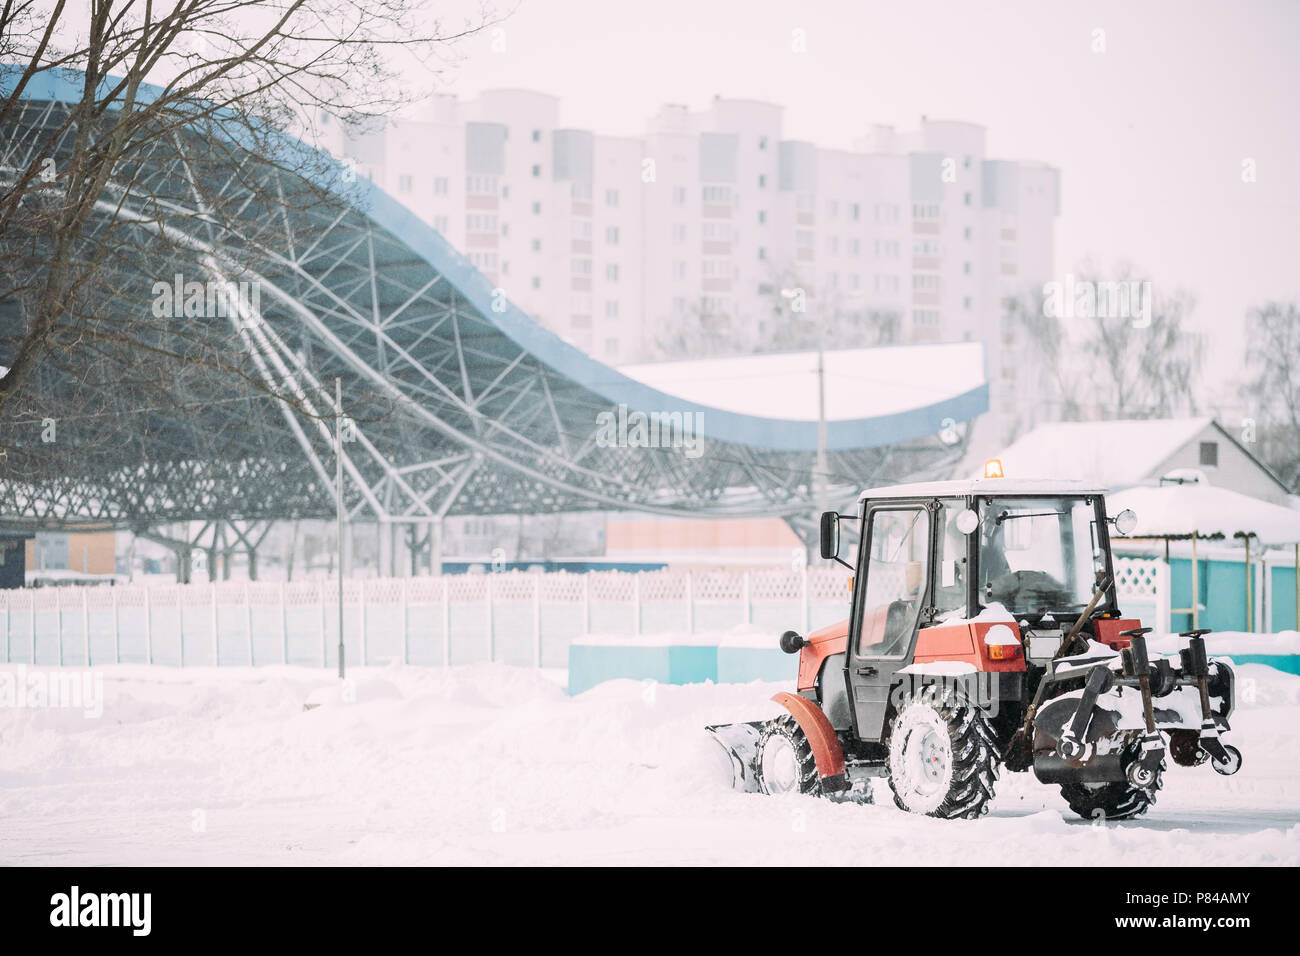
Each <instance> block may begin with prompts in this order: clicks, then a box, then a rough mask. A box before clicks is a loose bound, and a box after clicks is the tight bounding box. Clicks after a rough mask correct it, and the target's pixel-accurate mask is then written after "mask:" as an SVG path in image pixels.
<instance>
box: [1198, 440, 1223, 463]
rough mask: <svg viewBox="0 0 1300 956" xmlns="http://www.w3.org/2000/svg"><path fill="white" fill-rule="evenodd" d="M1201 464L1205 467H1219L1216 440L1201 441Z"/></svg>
mask: <svg viewBox="0 0 1300 956" xmlns="http://www.w3.org/2000/svg"><path fill="white" fill-rule="evenodd" d="M1201 464H1202V465H1203V466H1204V467H1206V468H1218V467H1219V443H1218V442H1217V441H1203V442H1201Z"/></svg>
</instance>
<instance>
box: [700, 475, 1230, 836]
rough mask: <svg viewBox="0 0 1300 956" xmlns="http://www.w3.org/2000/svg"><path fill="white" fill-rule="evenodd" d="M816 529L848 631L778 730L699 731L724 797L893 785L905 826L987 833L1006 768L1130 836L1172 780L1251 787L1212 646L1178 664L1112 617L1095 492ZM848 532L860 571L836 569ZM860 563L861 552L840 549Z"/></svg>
mask: <svg viewBox="0 0 1300 956" xmlns="http://www.w3.org/2000/svg"><path fill="white" fill-rule="evenodd" d="M858 505H859V507H858V513H857V514H856V515H840V514H836V513H835V512H827V513H825V514H823V515H822V517H821V554H822V557H823V558H826V559H833V560H836V561H839V562H840V563H841V564H844V565H846V566H847V567H848V568H849V569H850V571H851V572H852V574H853V576H852V577H851V578H850V590H851V594H852V597H851V604H850V609H849V617H848V619H847V620H844V621H841V622H839V623H837V624H832V625H831V626H829V627H824V628H822V629H821V630H818V631H814V632H813V633H811V634H809V635H808V636H807V637H806V638H805V637H803V636H801V635H799V634H797V633H795V632H794V631H787V632H786V633H785V634H783V635H782V636H781V640H780V645H781V648H782V649H783V650H784V651H786V652H787V653H790V654H798V655H799V667H798V684H797V690H798V692H797V693H781V694H777V695H776V696H775V697H774V698H773V700H775V701H777V702H778V703H779V704H781V705H782V706H783V707H784V708H785V710H786V713H785V714H784V715H782V716H780V717H777V718H774V719H772V720H766V721H754V722H752V723H743V724H728V725H720V726H714V727H710V728H708V729H709V731H710V732H711V733H712V734H713V735H714V737H715V738H716V739H717V740H718V742H719V743H721V744H722V745H723V747H724V749H725V750H726V751H727V753H728V754H729V756H730V765H731V769H732V773H733V783H734V784H735V786H736V787H738V788H739V789H742V790H756V791H762V792H764V793H770V794H775V793H785V792H800V793H808V794H822V795H826V796H831V797H835V798H837V799H854V800H860V801H866V800H869V799H870V794H871V787H870V778H872V777H879V776H883V777H885V778H887V779H888V781H889V786H890V788H891V789H892V790H893V794H894V802H895V803H897V804H898V806H899V807H901V808H902V809H904V810H909V811H912V812H915V813H924V814H929V815H931V816H936V817H945V818H955V817H963V818H972V819H973V818H976V817H978V816H980V815H981V814H983V813H984V812H985V811H986V810H987V809H988V803H989V800H990V799H991V798H992V796H993V788H994V784H995V782H996V780H997V777H998V772H999V767H1000V766H1004V767H1006V769H1007V770H1009V771H1012V772H1024V771H1028V770H1031V769H1032V770H1033V772H1034V775H1035V776H1036V777H1037V778H1038V779H1039V780H1040V781H1042V782H1043V783H1048V784H1055V785H1057V786H1059V787H1060V788H1061V794H1062V796H1064V797H1065V800H1066V803H1068V804H1069V805H1070V808H1071V809H1073V810H1074V811H1075V812H1076V813H1078V814H1079V815H1081V816H1083V817H1086V818H1089V819H1095V818H1097V817H1099V816H1104V817H1105V818H1106V819H1112V820H1113V819H1124V818H1127V817H1133V816H1137V815H1138V814H1140V813H1143V812H1144V811H1145V810H1146V809H1147V807H1149V806H1150V805H1151V804H1152V803H1154V802H1155V798H1156V791H1158V790H1159V789H1160V786H1161V773H1162V771H1163V770H1164V768H1165V766H1166V763H1165V757H1166V753H1168V755H1169V756H1170V757H1172V759H1173V760H1174V762H1175V763H1178V764H1180V765H1184V766H1195V765H1198V764H1202V763H1207V762H1208V763H1209V764H1210V766H1211V767H1213V769H1214V770H1216V771H1218V772H1219V773H1221V774H1232V773H1235V772H1236V771H1237V770H1238V769H1239V768H1240V767H1241V754H1240V752H1239V751H1238V750H1237V749H1236V748H1235V747H1231V746H1227V745H1225V744H1224V743H1223V741H1222V739H1221V734H1223V733H1224V732H1225V731H1227V730H1228V729H1229V728H1228V717H1229V716H1230V714H1231V713H1232V707H1233V684H1234V675H1233V671H1232V668H1231V667H1230V666H1229V663H1228V662H1227V661H1225V660H1210V659H1209V658H1208V657H1207V655H1206V651H1205V639H1204V637H1203V635H1204V634H1205V633H1206V632H1205V631H1203V630H1196V631H1189V632H1186V633H1185V634H1183V635H1182V636H1183V637H1184V638H1186V642H1185V646H1183V647H1182V649H1181V650H1180V651H1179V653H1178V654H1176V655H1171V656H1164V655H1152V654H1149V653H1148V651H1147V644H1146V637H1145V635H1146V633H1147V632H1148V631H1150V630H1151V628H1149V627H1142V626H1141V624H1140V622H1139V621H1137V620H1135V619H1133V618H1131V617H1126V616H1124V614H1123V613H1122V612H1121V610H1120V607H1119V603H1118V601H1117V599H1116V594H1115V585H1114V573H1113V569H1112V566H1111V549H1110V529H1111V527H1112V526H1113V527H1115V529H1116V531H1117V533H1119V534H1121V535H1123V534H1125V533H1127V532H1128V531H1131V530H1132V529H1133V524H1134V522H1135V521H1136V517H1135V516H1134V515H1133V513H1132V512H1121V513H1120V514H1119V515H1117V516H1116V517H1114V518H1109V517H1107V514H1106V503H1105V498H1104V495H1103V492H1101V491H1100V490H1096V489H1090V488H1087V487H1085V486H1082V485H1080V484H1079V483H1077V482H1067V481H1036V480H1024V481H1016V480H1011V479H1006V478H987V479H975V480H969V481H942V482H931V483H922V484H910V485H897V486H894V487H889V488H880V489H875V490H871V491H867V492H865V493H864V494H863V495H862V497H861V499H860V500H859V502H858ZM848 522H852V526H851V527H852V529H853V530H854V531H855V532H856V537H857V541H858V542H860V543H859V544H858V546H857V548H856V555H855V556H854V555H849V556H847V557H846V556H841V543H840V528H841V525H842V524H844V525H847V524H848ZM845 550H847V551H852V550H853V549H845Z"/></svg>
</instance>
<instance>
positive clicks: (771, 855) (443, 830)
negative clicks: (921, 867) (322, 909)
mask: <svg viewBox="0 0 1300 956" xmlns="http://www.w3.org/2000/svg"><path fill="white" fill-rule="evenodd" d="M95 674H97V675H100V674H102V681H103V683H102V687H103V715H102V717H100V718H99V719H97V720H96V719H88V718H87V717H85V716H84V715H83V714H82V713H81V712H80V711H75V710H70V709H18V708H12V707H10V708H0V817H3V819H5V820H6V821H9V825H8V826H5V827H3V828H0V864H20V865H21V864H63V865H101V864H252V865H275V864H542V863H593V864H673V863H688V864H753V865H783V866H784V865H798V864H806V863H807V862H808V860H817V861H818V862H819V863H826V864H832V865H850V864H858V865H860V864H862V863H863V862H865V861H870V862H871V863H872V864H890V863H896V864H914V863H917V862H925V863H934V864H960V863H973V862H979V863H997V864H1007V865H1048V864H1060V863H1065V864H1069V863H1098V864H1102V863H1104V864H1120V865H1123V864H1127V863H1134V864H1138V863H1149V862H1150V861H1151V860H1153V859H1158V860H1159V861H1160V862H1161V863H1162V864H1166V865H1192V864H1194V865H1200V866H1225V865H1237V864H1260V863H1264V864H1280V865H1292V866H1294V865H1297V864H1300V779H1298V776H1297V774H1298V771H1297V768H1298V767H1300V678H1297V677H1293V676H1290V675H1284V674H1280V673H1278V672H1277V671H1275V670H1272V669H1271V668H1266V667H1262V666H1258V665H1248V666H1245V667H1242V668H1239V669H1238V676H1239V681H1238V692H1239V696H1240V703H1239V708H1238V710H1237V712H1236V714H1234V716H1233V718H1232V726H1233V733H1232V734H1230V735H1229V737H1228V740H1229V741H1230V742H1231V743H1234V744H1235V745H1236V746H1238V747H1240V748H1241V750H1242V751H1243V753H1244V755H1245V765H1244V767H1243V769H1242V771H1241V773H1240V774H1238V775H1237V776H1236V777H1232V778H1224V777H1220V776H1218V775H1216V774H1214V773H1212V772H1210V771H1209V770H1208V769H1207V768H1203V767H1202V768H1199V769H1195V770H1190V769H1184V768H1179V767H1174V768H1172V769H1171V770H1170V772H1169V774H1168V776H1167V778H1166V781H1165V788H1164V790H1163V791H1162V792H1161V794H1160V799H1159V802H1158V803H1157V805H1156V806H1155V807H1154V809H1153V811H1152V813H1151V815H1150V816H1149V817H1146V818H1143V819H1141V820H1138V821H1133V822H1128V823H1120V824H1113V825H1110V826H1104V827H1103V826H1095V825H1093V824H1091V823H1089V822H1088V821H1083V820H1078V819H1076V818H1074V817H1073V815H1071V814H1069V811H1068V810H1067V808H1066V807H1065V804H1064V802H1063V801H1062V800H1061V798H1060V796H1059V794H1058V793H1057V791H1056V789H1055V788H1052V787H1045V786H1042V785H1040V784H1038V783H1037V782H1036V781H1034V780H1033V779H1032V778H1031V777H1030V776H1028V775H1025V774H1015V775H1013V774H1007V773H1004V774H1003V775H1002V779H1001V781H1000V782H999V785H998V796H997V798H996V799H995V801H994V803H993V810H992V813H991V815H990V816H988V817H985V818H984V819H983V820H980V821H941V820H933V819H930V818H927V817H917V816H911V815H908V814H905V813H903V812H902V811H900V810H898V809H896V808H895V807H894V806H893V804H892V801H891V800H890V799H889V794H888V788H887V787H886V785H885V784H884V783H883V782H878V783H877V799H878V801H879V804H878V805H876V806H856V805H850V804H834V803H830V802H829V801H822V800H816V799H812V798H806V797H798V796H791V797H787V798H780V799H775V798H768V797H763V796H760V795H754V794H739V793H733V792H732V791H731V790H729V789H728V788H727V785H726V781H725V774H724V772H723V765H722V763H721V761H720V760H719V755H720V750H719V749H718V748H717V747H716V745H715V744H714V743H713V742H712V741H711V740H710V739H709V737H708V735H707V734H706V733H704V731H703V730H702V728H703V726H704V725H705V724H710V723H720V722H730V721H739V720H752V719H757V718H761V717H765V716H768V715H770V714H771V713H773V712H774V708H775V705H774V704H772V703H771V702H770V701H768V698H769V697H770V696H771V695H772V694H773V693H774V692H775V691H777V690H782V689H786V688H787V687H788V686H789V685H788V684H782V683H769V684H764V683H754V684H749V685H712V684H698V685H691V686H685V687H679V686H666V685H657V684H654V683H650V682H641V681H632V680H626V681H611V682H609V683H606V684H603V685H601V686H599V687H597V688H595V689H594V690H592V691H590V692H588V693H586V694H582V695H580V696H578V697H569V696H567V695H566V694H565V692H564V689H563V682H562V680H557V679H555V675H548V674H545V673H541V672H538V671H536V670H532V669H527V668H511V667H506V666H504V665H499V664H496V665H487V664H484V665H475V666H470V667H463V668H453V669H450V670H445V671H444V670H437V669H424V668H415V667H400V666H394V667H388V668H370V669H364V670H362V669H359V670H357V671H356V672H355V676H354V677H353V678H351V679H350V681H349V682H348V683H347V684H345V685H342V686H340V685H339V683H338V681H337V680H336V679H335V678H334V677H332V675H330V674H329V673H328V672H324V671H318V670H309V669H304V668H285V667H262V668H256V669H252V668H223V669H220V670H216V669H210V668H193V669H185V670H175V669H168V668H163V667H145V666H120V667H111V668H102V669H96V671H95ZM309 699H310V700H312V701H313V702H314V703H317V704H319V706H316V707H314V708H313V709H311V710H304V709H303V705H304V703H306V702H308V700H309Z"/></svg>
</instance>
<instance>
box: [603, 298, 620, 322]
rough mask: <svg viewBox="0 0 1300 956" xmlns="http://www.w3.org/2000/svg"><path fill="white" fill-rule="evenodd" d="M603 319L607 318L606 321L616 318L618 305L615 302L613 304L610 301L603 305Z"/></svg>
mask: <svg viewBox="0 0 1300 956" xmlns="http://www.w3.org/2000/svg"><path fill="white" fill-rule="evenodd" d="M605 318H607V319H617V318H618V303H617V302H615V301H613V300H610V301H608V302H606V303H605Z"/></svg>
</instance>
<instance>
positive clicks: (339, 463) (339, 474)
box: [334, 376, 344, 680]
mask: <svg viewBox="0 0 1300 956" xmlns="http://www.w3.org/2000/svg"><path fill="white" fill-rule="evenodd" d="M334 506H335V509H336V513H337V520H338V542H337V547H338V560H337V561H336V562H335V564H336V565H337V566H338V569H339V680H342V679H343V667H344V663H343V659H344V651H343V379H341V378H339V377H337V376H336V377H335V378H334Z"/></svg>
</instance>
